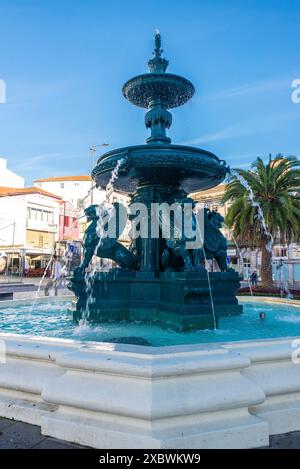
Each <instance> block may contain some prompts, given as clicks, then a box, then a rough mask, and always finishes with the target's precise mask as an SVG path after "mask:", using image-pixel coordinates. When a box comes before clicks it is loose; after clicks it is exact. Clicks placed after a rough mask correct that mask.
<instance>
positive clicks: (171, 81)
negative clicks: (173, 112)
mask: <svg viewBox="0 0 300 469" xmlns="http://www.w3.org/2000/svg"><path fill="white" fill-rule="evenodd" d="M122 92H123V95H124V96H125V98H126V99H127V100H128V101H130V102H131V103H132V104H135V105H136V106H139V107H142V108H146V109H147V108H149V107H150V106H151V102H153V101H159V102H160V103H161V104H162V105H163V107H164V108H165V109H172V108H174V107H178V106H182V105H183V104H185V103H186V102H187V101H188V100H189V99H191V97H192V96H193V95H194V93H195V88H194V85H193V84H192V83H191V82H190V81H189V80H187V79H186V78H184V77H181V76H179V75H174V74H171V73H145V74H143V75H138V76H136V77H134V78H131V79H130V80H128V81H127V82H126V83H125V85H124V86H123V88H122Z"/></svg>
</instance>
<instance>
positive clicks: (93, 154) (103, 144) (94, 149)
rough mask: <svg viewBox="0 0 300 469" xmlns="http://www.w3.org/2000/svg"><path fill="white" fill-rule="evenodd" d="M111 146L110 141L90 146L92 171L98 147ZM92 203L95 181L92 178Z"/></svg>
mask: <svg viewBox="0 0 300 469" xmlns="http://www.w3.org/2000/svg"><path fill="white" fill-rule="evenodd" d="M108 146H109V143H99V144H98V145H93V146H92V147H90V152H91V172H92V170H93V167H94V157H95V154H96V151H97V148H99V147H108ZM90 190H91V205H93V199H94V198H93V181H92V180H91V189H90Z"/></svg>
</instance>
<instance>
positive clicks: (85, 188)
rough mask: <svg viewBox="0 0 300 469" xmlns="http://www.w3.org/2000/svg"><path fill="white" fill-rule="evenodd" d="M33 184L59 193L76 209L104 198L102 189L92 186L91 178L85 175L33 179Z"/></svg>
mask: <svg viewBox="0 0 300 469" xmlns="http://www.w3.org/2000/svg"><path fill="white" fill-rule="evenodd" d="M34 186H35V187H40V188H41V189H43V190H46V191H49V192H51V193H52V194H56V195H59V196H60V197H61V198H62V199H63V200H65V201H68V202H70V203H71V204H72V205H73V207H74V208H76V209H77V210H81V209H82V208H84V207H86V206H87V205H90V204H91V203H94V204H99V203H101V202H103V200H104V191H101V190H98V189H96V188H93V186H94V182H93V181H92V178H91V177H90V176H86V175H81V176H56V177H49V178H44V179H37V180H36V181H34ZM92 188H93V190H92Z"/></svg>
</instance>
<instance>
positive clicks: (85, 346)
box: [0, 302, 300, 449]
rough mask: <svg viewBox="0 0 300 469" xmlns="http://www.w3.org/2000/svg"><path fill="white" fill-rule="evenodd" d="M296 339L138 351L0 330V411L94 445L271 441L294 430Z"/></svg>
mask: <svg viewBox="0 0 300 469" xmlns="http://www.w3.org/2000/svg"><path fill="white" fill-rule="evenodd" d="M8 303H9V302H7V303H6V304H8ZM11 303H12V304H14V307H15V306H16V302H11ZM37 305H38V303H37ZM42 305H43V303H41V306H42ZM44 306H45V303H44ZM23 307H25V305H24V302H23ZM20 308H22V307H21V306H20ZM299 312H300V310H299ZM244 314H247V313H246V312H245V313H244ZM242 317H243V316H242ZM225 319H226V320H227V319H228V318H225ZM239 320H240V318H239ZM70 321H71V319H70ZM173 333H174V332H173ZM181 335H182V334H181ZM295 340H298V344H299V343H300V335H298V337H295V338H278V339H271V340H252V341H249V340H248V341H239V342H227V343H221V344H216V343H214V344H190V345H177V346H167V347H144V346H139V345H125V344H113V343H99V342H98V343H96V342H82V341H78V340H68V339H58V338H55V337H51V338H47V337H35V336H30V335H27V336H25V335H18V334H12V333H1V334H0V344H1V351H2V354H0V415H1V416H3V417H7V418H14V419H16V420H21V421H24V422H28V423H31V424H35V425H40V426H41V430H42V433H43V434H44V435H50V436H53V437H56V438H61V439H64V440H68V441H72V442H75V443H79V444H83V445H87V446H91V447H94V448H106V449H108V448H253V447H263V446H267V445H268V438H269V435H271V434H272V435H273V434H278V433H284V432H288V431H295V430H299V429H300V423H299V422H300V366H299V364H297V363H295V361H293V360H292V353H295ZM4 352H5V353H4Z"/></svg>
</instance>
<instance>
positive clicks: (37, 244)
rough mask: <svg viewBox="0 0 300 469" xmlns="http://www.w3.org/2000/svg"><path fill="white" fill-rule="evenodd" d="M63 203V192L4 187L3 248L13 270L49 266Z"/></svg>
mask: <svg viewBox="0 0 300 469" xmlns="http://www.w3.org/2000/svg"><path fill="white" fill-rule="evenodd" d="M60 205H61V198H60V197H59V196H57V195H55V194H50V193H48V192H46V191H43V190H41V189H39V188H36V187H31V188H4V187H1V188H0V252H1V257H2V258H4V257H6V259H7V262H6V266H7V269H8V270H9V272H10V273H16V274H17V273H18V272H19V271H20V269H21V268H22V269H23V270H36V269H39V268H41V269H42V268H44V267H45V266H46V264H47V262H48V261H49V259H50V256H51V254H52V253H53V250H54V246H55V242H56V241H57V239H58V233H59V213H60ZM21 263H23V265H21Z"/></svg>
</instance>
